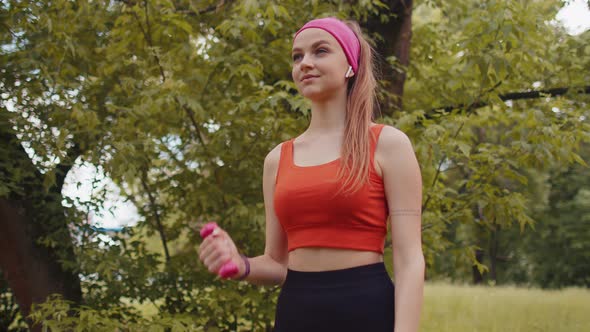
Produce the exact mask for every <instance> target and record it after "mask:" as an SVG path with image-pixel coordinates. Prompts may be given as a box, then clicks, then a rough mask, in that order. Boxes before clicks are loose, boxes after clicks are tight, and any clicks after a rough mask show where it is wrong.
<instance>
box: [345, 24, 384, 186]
mask: <svg viewBox="0 0 590 332" xmlns="http://www.w3.org/2000/svg"><path fill="white" fill-rule="evenodd" d="M343 22H344V23H345V24H346V25H347V26H348V27H349V28H350V29H351V30H352V31H353V32H354V33H355V34H356V36H357V37H358V39H359V42H360V46H361V47H360V57H359V66H358V70H357V72H356V73H355V74H354V76H353V77H351V78H350V79H349V81H348V89H347V97H346V98H347V100H346V126H345V129H344V141H343V143H342V151H341V153H342V158H341V161H342V163H341V165H342V167H341V168H340V169H339V170H338V174H337V181H340V180H342V178H344V183H343V185H342V187H343V188H344V187H348V190H347V191H346V192H348V193H351V194H352V193H354V192H356V191H357V190H359V189H360V188H361V187H362V186H363V185H364V184H365V183H367V182H369V171H370V159H369V158H370V152H371V151H370V140H369V139H370V138H369V134H370V129H369V126H370V124H371V121H372V120H373V119H374V114H373V112H374V110H375V108H376V104H375V102H376V100H377V94H376V88H377V80H376V77H375V76H376V74H375V65H374V63H375V60H374V56H375V51H374V50H373V48H372V46H371V45H370V44H369V43H368V42H367V39H366V37H365V36H364V34H363V33H362V31H361V28H360V26H359V24H358V23H357V22H355V21H351V20H346V21H343ZM369 183H370V182H369ZM341 189H342V188H341ZM339 192H340V191H339Z"/></svg>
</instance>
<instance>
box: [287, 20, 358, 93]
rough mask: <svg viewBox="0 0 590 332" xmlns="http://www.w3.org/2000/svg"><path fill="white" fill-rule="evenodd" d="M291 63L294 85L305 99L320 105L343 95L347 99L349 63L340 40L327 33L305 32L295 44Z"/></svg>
mask: <svg viewBox="0 0 590 332" xmlns="http://www.w3.org/2000/svg"><path fill="white" fill-rule="evenodd" d="M291 60H292V64H293V70H292V72H291V74H292V76H293V81H294V82H295V84H296V85H297V88H298V89H299V93H301V94H302V95H303V96H304V97H305V98H308V99H311V100H316V101H320V100H325V99H328V98H331V97H333V96H335V95H342V92H344V95H346V88H347V81H348V78H346V77H344V75H345V74H346V72H347V71H348V66H349V65H348V61H347V60H346V55H345V54H344V51H343V50H342V47H340V44H339V43H338V41H337V40H336V38H334V36H332V35H331V34H330V33H328V32H327V31H324V30H322V29H316V28H309V29H305V30H303V31H301V32H300V33H299V34H298V35H297V37H296V38H295V40H294V42H293V52H292V58H291ZM352 75H353V73H352V71H351V73H350V74H349V76H351V77H352Z"/></svg>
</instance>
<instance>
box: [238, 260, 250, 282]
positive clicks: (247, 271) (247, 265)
mask: <svg viewBox="0 0 590 332" xmlns="http://www.w3.org/2000/svg"><path fill="white" fill-rule="evenodd" d="M240 256H241V257H242V260H243V261H244V264H245V265H246V272H244V275H243V276H241V277H239V278H238V279H236V280H244V279H246V277H247V276H248V275H249V274H250V262H249V261H248V257H246V255H244V254H240Z"/></svg>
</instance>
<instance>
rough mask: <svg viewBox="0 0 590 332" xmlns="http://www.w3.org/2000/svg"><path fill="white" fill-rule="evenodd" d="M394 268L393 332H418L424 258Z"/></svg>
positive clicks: (422, 294) (422, 291)
mask: <svg viewBox="0 0 590 332" xmlns="http://www.w3.org/2000/svg"><path fill="white" fill-rule="evenodd" d="M420 257H421V259H417V260H415V261H414V262H411V263H408V264H398V265H397V266H395V267H394V274H395V327H394V332H418V330H419V326H420V314H421V311H422V302H423V297H424V270H425V266H424V257H423V256H420Z"/></svg>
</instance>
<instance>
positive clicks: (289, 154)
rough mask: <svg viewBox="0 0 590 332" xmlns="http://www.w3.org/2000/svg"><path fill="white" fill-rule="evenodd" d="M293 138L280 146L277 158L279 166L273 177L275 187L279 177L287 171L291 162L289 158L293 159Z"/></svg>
mask: <svg viewBox="0 0 590 332" xmlns="http://www.w3.org/2000/svg"><path fill="white" fill-rule="evenodd" d="M294 139H295V138H291V139H290V140H288V141H284V142H283V143H282V144H281V156H280V158H279V166H278V168H277V175H276V176H275V185H276V184H277V182H278V180H279V176H280V174H281V173H282V171H283V170H285V169H287V168H288V167H289V165H291V163H292V162H293V161H292V160H291V158H293V140H294Z"/></svg>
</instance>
